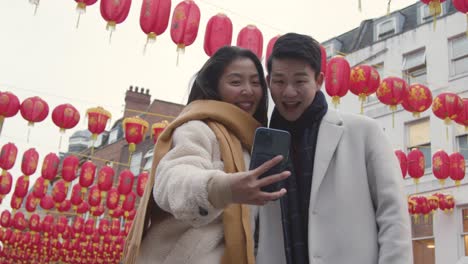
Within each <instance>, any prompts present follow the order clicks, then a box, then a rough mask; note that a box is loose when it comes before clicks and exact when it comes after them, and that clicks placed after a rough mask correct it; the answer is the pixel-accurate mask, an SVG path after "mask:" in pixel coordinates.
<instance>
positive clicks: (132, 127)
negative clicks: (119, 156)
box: [122, 116, 149, 154]
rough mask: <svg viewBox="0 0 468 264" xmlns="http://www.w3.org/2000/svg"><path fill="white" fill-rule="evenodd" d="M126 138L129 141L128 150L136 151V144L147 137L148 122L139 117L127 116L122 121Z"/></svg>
mask: <svg viewBox="0 0 468 264" xmlns="http://www.w3.org/2000/svg"><path fill="white" fill-rule="evenodd" d="M122 126H123V129H124V132H125V139H126V140H127V142H128V144H129V145H128V150H129V152H130V154H132V153H133V152H135V150H136V144H139V143H140V142H141V141H143V140H144V139H145V135H146V131H148V126H149V124H148V122H146V121H145V120H143V119H141V118H139V117H137V116H136V117H127V118H125V119H124V120H123V123H122Z"/></svg>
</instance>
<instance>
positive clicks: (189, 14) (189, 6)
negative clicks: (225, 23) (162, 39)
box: [171, 0, 200, 63]
mask: <svg viewBox="0 0 468 264" xmlns="http://www.w3.org/2000/svg"><path fill="white" fill-rule="evenodd" d="M199 24H200V9H199V8H198V6H197V4H195V2H194V1H193V0H184V1H183V2H180V3H179V4H178V5H177V6H176V7H175V8H174V11H173V15H172V21H171V39H172V41H173V42H174V43H175V44H176V45H177V63H178V61H179V53H180V52H182V53H183V52H184V50H185V47H187V46H189V45H191V44H192V43H193V42H194V41H195V39H196V38H197V34H198V26H199Z"/></svg>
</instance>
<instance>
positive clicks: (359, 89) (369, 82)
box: [349, 65, 380, 114]
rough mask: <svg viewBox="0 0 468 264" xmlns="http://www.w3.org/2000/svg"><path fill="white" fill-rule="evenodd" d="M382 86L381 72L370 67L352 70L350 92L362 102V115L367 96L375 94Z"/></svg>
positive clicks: (357, 67) (364, 66)
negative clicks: (380, 85)
mask: <svg viewBox="0 0 468 264" xmlns="http://www.w3.org/2000/svg"><path fill="white" fill-rule="evenodd" d="M379 84H380V75H379V72H378V71H377V70H376V69H374V67H372V66H369V65H359V66H356V67H353V68H352V69H351V74H350V80H349V90H350V91H351V92H352V93H353V94H355V95H357V96H358V97H359V101H361V114H362V113H363V109H364V102H365V101H366V99H367V96H369V95H371V94H373V93H375V92H376V91H377V88H378V87H379Z"/></svg>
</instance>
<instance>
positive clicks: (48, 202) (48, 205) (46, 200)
mask: <svg viewBox="0 0 468 264" xmlns="http://www.w3.org/2000/svg"><path fill="white" fill-rule="evenodd" d="M39 205H40V206H41V208H42V209H44V210H50V209H52V208H53V207H54V199H52V196H50V195H48V194H46V195H45V196H44V197H42V199H41V202H40V203H39Z"/></svg>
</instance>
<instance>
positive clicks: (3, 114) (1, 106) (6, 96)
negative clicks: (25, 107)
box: [0, 92, 20, 133]
mask: <svg viewBox="0 0 468 264" xmlns="http://www.w3.org/2000/svg"><path fill="white" fill-rule="evenodd" d="M19 108H20V104H19V100H18V97H16V95H14V94H12V93H10V92H0V133H1V132H2V128H3V122H4V121H5V118H8V117H12V116H15V115H16V114H17V113H18V111H19Z"/></svg>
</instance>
